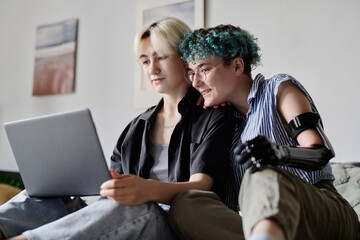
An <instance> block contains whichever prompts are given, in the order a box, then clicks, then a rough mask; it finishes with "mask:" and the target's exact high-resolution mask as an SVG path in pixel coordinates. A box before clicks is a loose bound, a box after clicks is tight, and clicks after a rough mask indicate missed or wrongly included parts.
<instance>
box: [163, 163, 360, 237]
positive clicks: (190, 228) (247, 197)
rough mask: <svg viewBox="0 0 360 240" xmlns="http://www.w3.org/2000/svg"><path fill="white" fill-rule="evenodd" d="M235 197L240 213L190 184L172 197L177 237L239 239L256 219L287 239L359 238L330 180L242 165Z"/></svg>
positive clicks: (348, 208) (172, 219) (354, 222)
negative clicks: (317, 180) (278, 229)
mask: <svg viewBox="0 0 360 240" xmlns="http://www.w3.org/2000/svg"><path fill="white" fill-rule="evenodd" d="M239 203H240V206H241V213H242V217H240V215H239V214H238V213H236V212H234V211H233V210H230V209H229V208H227V207H226V205H224V204H223V203H222V202H221V200H220V199H219V197H218V196H217V195H216V194H214V193H212V192H206V191H196V190H190V191H187V192H185V193H183V194H181V195H179V196H178V197H177V198H176V199H175V200H174V201H173V203H172V205H171V210H170V214H169V216H170V224H171V226H172V228H173V230H174V231H175V232H176V234H177V235H178V236H179V237H180V238H181V239H204V240H210V239H217V240H219V239H245V237H246V238H248V237H249V235H250V231H251V229H252V228H253V227H254V226H255V225H256V223H258V222H259V221H261V220H262V219H272V220H274V221H276V222H277V223H278V224H279V225H280V226H281V227H282V229H283V231H284V233H285V236H286V238H287V239H288V240H292V239H304V240H305V239H306V240H311V239H314V240H315V239H316V240H319V239H326V240H330V239H347V240H352V239H354V240H356V239H358V238H359V221H358V217H357V215H356V213H355V212H354V210H353V209H352V208H351V206H350V205H349V203H348V202H347V201H346V200H345V199H344V198H342V197H341V195H340V194H339V193H337V191H336V189H335V188H334V186H333V185H332V182H331V181H321V182H320V183H318V184H316V185H311V184H309V183H307V182H305V181H303V180H302V179H300V178H299V177H296V176H294V175H292V174H290V173H288V172H286V171H285V170H282V169H278V168H276V169H273V168H266V169H263V170H261V171H257V172H255V173H254V174H250V173H249V171H247V172H246V174H245V176H244V179H243V182H242V185H241V190H240V196H239ZM244 236H245V237H244Z"/></svg>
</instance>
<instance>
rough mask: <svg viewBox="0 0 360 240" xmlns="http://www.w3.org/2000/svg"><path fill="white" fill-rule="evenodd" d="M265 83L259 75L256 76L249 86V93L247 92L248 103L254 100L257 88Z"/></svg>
mask: <svg viewBox="0 0 360 240" xmlns="http://www.w3.org/2000/svg"><path fill="white" fill-rule="evenodd" d="M264 81H265V77H264V76H263V75H262V74H261V73H259V74H258V75H256V77H255V79H254V82H253V84H252V86H251V89H250V92H249V96H248V99H247V100H248V103H249V104H251V102H252V101H253V100H254V98H255V96H256V93H257V91H258V90H259V86H260V85H261V84H262V83H263V82H264Z"/></svg>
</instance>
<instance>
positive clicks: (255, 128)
mask: <svg viewBox="0 0 360 240" xmlns="http://www.w3.org/2000/svg"><path fill="white" fill-rule="evenodd" d="M287 80H291V81H292V82H293V83H294V84H296V85H297V86H298V87H299V88H300V89H301V90H302V91H303V92H304V93H305V95H306V96H307V98H308V99H309V101H310V104H311V108H312V111H313V112H316V113H318V111H317V109H316V107H315V104H314V102H313V100H312V98H311V97H310V95H309V94H308V92H307V91H306V90H305V88H304V87H303V86H302V85H301V84H300V83H299V82H298V81H297V80H296V79H294V78H293V77H292V76H290V75H286V74H279V75H276V76H274V77H272V78H270V79H265V78H264V76H263V75H262V74H258V75H257V76H256V77H255V80H254V82H253V85H252V87H251V90H250V93H249V96H248V103H249V105H250V108H249V110H248V112H247V115H246V119H244V118H243V117H242V116H241V115H240V114H239V113H238V112H235V117H236V118H237V126H236V130H235V134H234V137H233V141H232V147H231V155H230V170H229V174H228V184H227V189H226V199H225V203H226V205H227V206H228V207H229V208H231V209H233V210H235V211H239V206H238V197H239V190H240V185H241V181H242V178H243V176H244V174H245V170H246V169H245V167H244V166H243V165H241V164H239V163H237V162H236V161H235V158H234V157H235V156H234V154H233V150H234V148H235V147H236V146H237V145H238V144H239V143H244V142H246V141H249V140H251V139H253V138H255V137H256V136H258V135H266V136H267V137H269V138H270V139H271V140H272V141H273V142H274V143H277V144H279V145H284V146H296V145H297V143H296V141H295V140H294V139H293V138H291V137H290V136H289V135H288V134H287V132H286V129H285V128H284V125H283V124H282V122H281V119H280V116H279V114H278V111H277V106H276V94H277V91H278V88H279V86H280V84H281V83H282V82H284V81H287ZM281 168H284V169H285V170H287V171H288V172H290V173H292V174H295V175H296V176H299V177H300V178H302V179H303V180H305V181H307V182H309V183H311V184H315V183H317V182H318V181H320V180H322V179H334V176H333V174H332V170H331V166H330V163H328V164H327V165H326V166H325V168H323V169H322V170H317V171H305V170H301V169H298V168H293V167H285V166H281Z"/></svg>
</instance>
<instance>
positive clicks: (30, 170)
mask: <svg viewBox="0 0 360 240" xmlns="http://www.w3.org/2000/svg"><path fill="white" fill-rule="evenodd" d="M4 126H5V131H6V134H7V136H8V139H9V142H10V145H11V148H12V151H13V154H14V157H15V160H16V163H17V165H18V168H19V171H20V174H21V177H22V179H23V182H24V185H25V188H26V190H27V193H28V195H29V196H31V197H58V196H93V195H99V192H100V186H101V184H102V183H103V182H105V181H106V180H108V179H110V178H111V176H110V173H109V170H108V166H107V163H106V160H105V157H104V154H103V151H102V148H101V145H100V141H99V138H98V135H97V132H96V128H95V125H94V122H93V120H92V117H91V113H90V110H89V109H81V110H76V111H71V112H62V113H57V114H51V115H45V116H40V117H35V118H29V119H24V120H19V121H14V122H7V123H5V124H4Z"/></svg>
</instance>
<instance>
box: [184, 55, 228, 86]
mask: <svg viewBox="0 0 360 240" xmlns="http://www.w3.org/2000/svg"><path fill="white" fill-rule="evenodd" d="M224 62H225V61H224V60H223V61H220V62H219V63H217V64H215V65H212V66H209V67H206V68H203V67H204V66H198V67H196V68H195V69H194V70H191V71H187V75H188V77H189V80H190V81H191V82H193V81H194V80H195V78H196V77H198V78H199V79H200V80H201V81H206V77H207V74H209V73H210V72H211V71H212V70H214V69H215V68H216V67H218V66H220V64H223V63H224ZM205 65H210V64H208V63H206V64H205Z"/></svg>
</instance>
